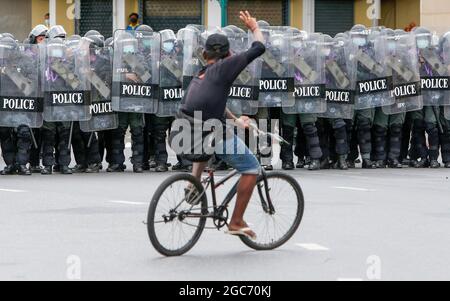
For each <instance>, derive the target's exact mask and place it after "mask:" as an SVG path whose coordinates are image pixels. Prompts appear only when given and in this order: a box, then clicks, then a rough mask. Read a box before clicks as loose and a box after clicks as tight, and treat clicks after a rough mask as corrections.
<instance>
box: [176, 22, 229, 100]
mask: <svg viewBox="0 0 450 301" xmlns="http://www.w3.org/2000/svg"><path fill="white" fill-rule="evenodd" d="M213 33H223V32H222V31H221V30H220V28H218V27H205V26H203V25H193V24H190V25H187V26H186V28H184V29H181V30H180V32H179V33H178V35H179V39H180V40H181V41H182V42H183V53H184V56H183V90H184V91H186V89H187V88H188V87H189V84H190V83H191V80H192V79H193V78H194V76H196V75H197V74H198V73H199V72H200V70H201V69H202V68H203V67H204V66H206V61H205V59H204V58H203V51H204V49H205V44H206V39H207V38H208V37H209V36H210V35H212V34H213Z"/></svg>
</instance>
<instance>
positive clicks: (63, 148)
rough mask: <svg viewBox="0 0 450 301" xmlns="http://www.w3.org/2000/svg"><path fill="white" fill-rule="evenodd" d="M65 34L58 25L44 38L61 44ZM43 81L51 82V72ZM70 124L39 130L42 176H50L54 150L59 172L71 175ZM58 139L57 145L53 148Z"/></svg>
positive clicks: (53, 123) (54, 123)
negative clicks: (40, 136)
mask: <svg viewBox="0 0 450 301" xmlns="http://www.w3.org/2000/svg"><path fill="white" fill-rule="evenodd" d="M66 36H67V33H66V31H65V30H64V28H63V27H62V26H60V25H56V26H53V27H51V28H50V29H49V31H48V32H47V36H46V38H47V39H48V40H52V39H54V40H57V39H58V38H59V39H61V40H60V41H57V42H61V43H63V40H64V39H65V38H66ZM43 75H44V76H45V78H44V80H45V81H50V80H53V78H52V76H51V72H49V70H45V72H44V74H43ZM70 126H71V124H70V122H44V125H43V127H42V129H41V135H42V164H43V165H44V167H43V168H42V171H41V174H42V175H50V174H52V173H53V170H52V167H53V165H55V163H56V161H55V154H54V152H55V150H56V151H57V158H56V159H57V161H58V164H59V171H60V172H61V173H62V174H66V175H67V174H72V171H71V169H70V168H69V164H70V161H71V157H70V145H69V140H70ZM57 137H58V144H57V145H56V146H55V144H56V141H57V139H56V138H57Z"/></svg>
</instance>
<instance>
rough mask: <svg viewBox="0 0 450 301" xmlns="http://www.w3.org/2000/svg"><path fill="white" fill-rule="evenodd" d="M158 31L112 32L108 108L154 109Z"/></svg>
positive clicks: (158, 43) (156, 89)
mask: <svg viewBox="0 0 450 301" xmlns="http://www.w3.org/2000/svg"><path fill="white" fill-rule="evenodd" d="M159 49H160V35H159V33H157V32H153V31H152V32H140V31H138V30H136V31H126V30H116V31H115V32H114V59H113V84H112V85H113V89H112V108H113V110H114V111H117V112H134V113H156V111H157V106H158V84H159V66H158V64H159V61H158V59H159Z"/></svg>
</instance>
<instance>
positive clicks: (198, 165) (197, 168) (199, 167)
mask: <svg viewBox="0 0 450 301" xmlns="http://www.w3.org/2000/svg"><path fill="white" fill-rule="evenodd" d="M206 166H208V162H194V163H193V164H192V175H193V176H194V177H195V178H196V179H197V180H199V181H200V180H201V178H202V173H203V171H204V170H205V168H206Z"/></svg>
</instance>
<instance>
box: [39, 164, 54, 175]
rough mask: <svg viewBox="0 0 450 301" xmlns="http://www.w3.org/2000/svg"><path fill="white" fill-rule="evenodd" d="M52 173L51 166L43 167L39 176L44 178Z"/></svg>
mask: <svg viewBox="0 0 450 301" xmlns="http://www.w3.org/2000/svg"><path fill="white" fill-rule="evenodd" d="M52 173H53V170H52V167H51V166H44V167H43V168H42V169H41V175H44V176H46V175H51V174H52Z"/></svg>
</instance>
